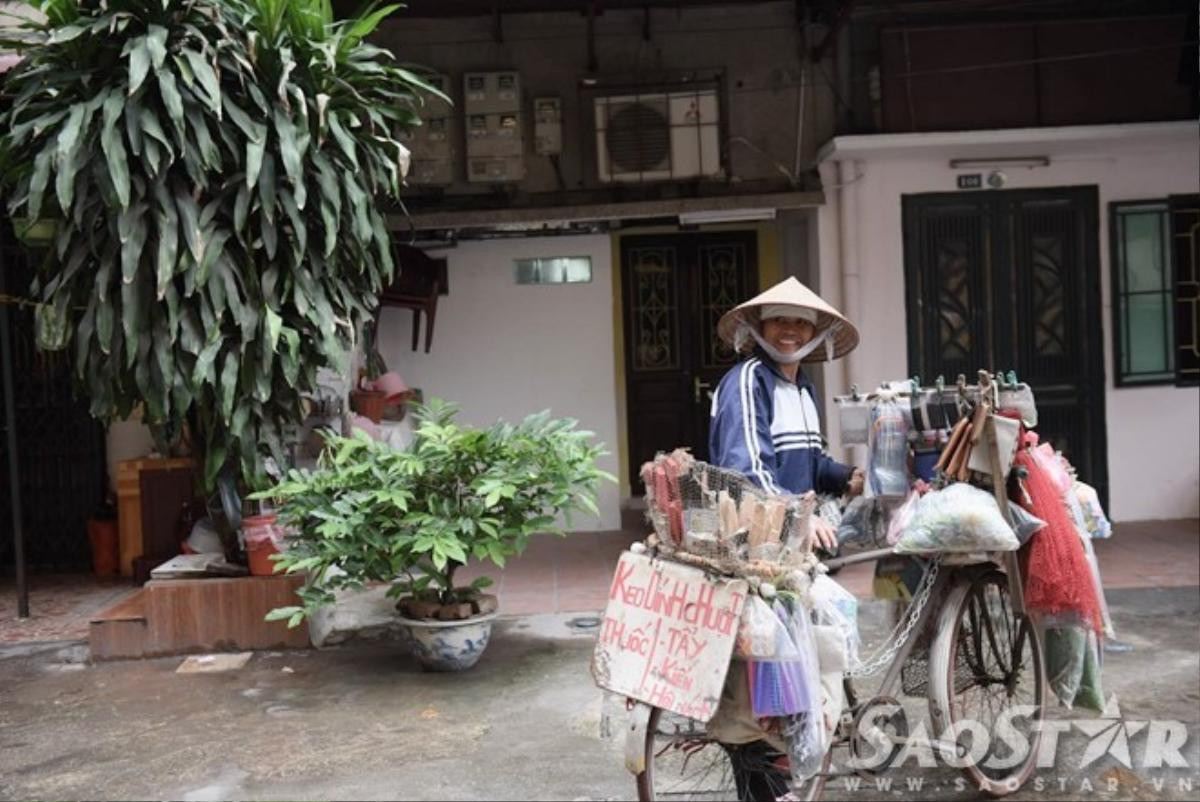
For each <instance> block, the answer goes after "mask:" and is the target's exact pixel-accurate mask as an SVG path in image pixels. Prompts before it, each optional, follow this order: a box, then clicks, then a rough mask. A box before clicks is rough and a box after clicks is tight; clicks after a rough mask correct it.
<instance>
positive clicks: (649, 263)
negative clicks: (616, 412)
mask: <svg viewBox="0 0 1200 802" xmlns="http://www.w3.org/2000/svg"><path fill="white" fill-rule="evenodd" d="M757 236H758V235H757V233H756V232H754V231H731V232H720V233H704V234H668V235H646V236H631V237H624V238H622V240H621V283H622V299H623V301H622V305H623V310H624V319H625V387H626V400H627V406H626V410H627V418H628V421H629V426H628V432H629V465H630V481H631V488H630V490H631V492H632V493H633V494H634V495H640V494H641V492H642V488H641V486H640V485H641V482H640V480H639V479H638V475H637V473H638V468H639V466H641V464H642V463H643V462H645V461H646V460H649V459H653V458H654V455H655V454H656V453H657V452H659V451H670V450H672V449H674V448H678V447H688V448H691V449H692V453H694V454H695V455H696V457H697V458H698V459H707V458H708V420H709V412H710V408H711V395H710V393H711V391H712V388H715V387H716V385H717V382H718V381H720V379H721V376H722V375H724V373H725V371H727V370H728V369H729V368H730V367H731V366H733V365H734V364H735V363H736V362H737V355H736V354H734V353H733V351H732V349H730V348H729V347H728V346H726V345H725V343H723V342H722V341H721V340H720V338H719V337H717V321H718V320H720V318H721V315H723V314H725V312H727V311H728V310H729V309H731V308H733V307H734V306H736V305H737V304H739V303H741V302H742V301H745V300H747V299H749V298H750V297H752V296H753V295H755V294H756V293H757V291H758V280H757V276H758V253H757Z"/></svg>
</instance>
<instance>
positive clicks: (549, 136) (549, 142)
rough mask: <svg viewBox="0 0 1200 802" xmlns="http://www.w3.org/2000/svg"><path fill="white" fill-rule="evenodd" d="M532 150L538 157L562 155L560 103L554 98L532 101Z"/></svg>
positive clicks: (537, 98) (538, 98) (540, 98)
mask: <svg viewBox="0 0 1200 802" xmlns="http://www.w3.org/2000/svg"><path fill="white" fill-rule="evenodd" d="M533 150H534V152H535V153H537V154H538V155H539V156H557V155H558V154H560V153H562V101H561V100H559V99H558V98H556V97H535V98H534V99H533Z"/></svg>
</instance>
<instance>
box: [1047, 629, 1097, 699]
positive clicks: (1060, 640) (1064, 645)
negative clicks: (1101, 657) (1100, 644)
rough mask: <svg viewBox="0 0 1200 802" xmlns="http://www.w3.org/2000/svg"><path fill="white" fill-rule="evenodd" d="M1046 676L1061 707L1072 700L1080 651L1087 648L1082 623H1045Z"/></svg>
mask: <svg viewBox="0 0 1200 802" xmlns="http://www.w3.org/2000/svg"><path fill="white" fill-rule="evenodd" d="M1044 640H1045V644H1046V678H1047V680H1048V681H1049V683H1050V690H1052V691H1053V692H1054V695H1055V696H1057V697H1058V701H1059V702H1061V703H1062V705H1063V706H1064V707H1068V708H1070V707H1072V706H1074V704H1075V695H1076V694H1077V693H1079V685H1080V682H1081V681H1082V680H1083V663H1084V652H1085V651H1086V649H1087V630H1086V629H1084V628H1083V627H1073V626H1067V627H1047V628H1046V634H1045V639H1044Z"/></svg>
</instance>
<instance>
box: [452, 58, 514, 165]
mask: <svg viewBox="0 0 1200 802" xmlns="http://www.w3.org/2000/svg"><path fill="white" fill-rule="evenodd" d="M463 122H464V127H465V130H466V140H467V180H468V181H470V182H473V183H483V184H493V183H507V182H514V181H520V180H521V179H522V178H524V177H525V139H524V132H523V126H522V124H521V77H520V76H519V75H518V74H517V73H515V72H468V73H466V74H465V75H463Z"/></svg>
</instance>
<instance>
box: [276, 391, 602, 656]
mask: <svg viewBox="0 0 1200 802" xmlns="http://www.w3.org/2000/svg"><path fill="white" fill-rule="evenodd" d="M456 411H457V410H456V408H455V407H454V406H453V405H451V404H447V403H446V402H444V401H441V400H439V399H431V400H430V402H429V403H428V404H427V405H424V406H418V407H417V408H416V409H415V410H414V414H415V420H416V431H415V436H414V440H413V444H412V446H411V448H409V449H408V450H404V451H397V450H393V449H392V448H390V447H389V446H387V445H385V444H382V443H378V442H375V441H373V440H371V439H370V438H368V437H366V436H365V435H362V434H359V433H356V434H355V435H354V436H352V437H339V436H336V435H333V434H329V435H327V440H326V449H325V451H324V452H323V453H322V455H321V458H320V460H319V462H318V467H317V468H316V469H315V470H311V471H308V470H293V471H291V472H289V474H288V475H287V477H286V478H285V479H284V481H282V482H281V483H279V484H278V485H277V486H275V487H274V488H272V489H270V490H268V491H264V492H262V493H259V494H258V496H259V497H271V498H274V499H276V501H277V503H278V504H279V521H280V523H281V524H282V525H283V526H284V527H286V528H287V530H288V532H289V535H288V538H287V541H286V550H285V551H284V552H283V553H282V554H281V555H279V556H277V557H276V558H275V560H276V562H277V565H278V568H277V570H279V569H282V570H284V571H287V572H289V573H290V572H306V573H307V575H308V581H307V582H306V583H305V585H304V586H303V587H302V588H301V589H300V590H299V591H298V595H299V596H300V599H301V601H302V605H301V606H294V607H284V608H279V609H276V610H273V611H272V612H271V614H270V615H269V616H268V618H269V619H270V620H279V619H284V618H286V619H288V624H289V626H296V625H298V624H299V623H300V622H301V621H302V620H303V619H304V618H305V617H306V616H308V615H311V614H312V613H313V612H314V611H315V610H316V609H318V608H320V607H322V606H324V605H327V604H330V603H332V602H333V601H334V591H336V590H339V589H343V588H361V587H363V585H364V583H366V582H371V581H382V582H388V583H391V585H392V587H391V588H390V589H389V591H388V596H389V597H392V598H396V599H397V600H398V605H397V607H398V612H399V615H400V623H401V625H402V629H403V630H404V631H405V632H406V634H407V636H408V639H409V641H410V643H411V645H412V646H413V649H414V651H415V653H416V655H417V657H418V658H419V659H420V660H421V662H422V664H423V665H424V666H426V667H427V668H430V669H433V670H442V671H445V670H462V669H466V668H470V667H471V666H472V665H474V664H475V662H476V661H477V660H478V659H479V657H480V655H481V654H482V652H483V649H484V647H486V645H487V642H488V638H489V636H490V633H491V625H492V620H493V619H494V618H495V616H496V610H495V600H494V598H492V597H489V596H487V595H484V594H483V593H482V592H481V591H483V589H485V588H486V587H488V586H489V585H490V584H491V579H489V578H487V577H481V578H479V579H476V580H475V581H473V582H471V583H469V584H467V585H465V586H464V585H460V584H458V583H457V582H456V581H455V573H456V572H457V571H458V569H459V568H461V567H462V566H463V565H464V564H466V562H467V561H468V559H471V558H475V559H477V560H483V561H490V562H492V563H494V564H495V565H497V566H501V567H502V566H503V565H504V563H505V561H506V560H508V559H509V558H510V557H513V556H515V555H518V554H520V553H521V552H522V551H524V549H525V547H526V545H528V543H529V538H530V537H531V536H533V535H534V534H535V533H554V534H559V535H562V534H565V530H564V528H563V526H562V524H565V525H566V526H570V521H571V513H572V512H575V511H578V510H590V511H591V512H593V513H594V512H596V505H595V493H596V488H597V485H598V483H599V482H600V480H601V479H607V480H609V481H613V477H612V476H610V475H609V474H607V473H605V472H604V471H601V470H600V469H598V468H597V467H596V458H597V457H598V456H600V455H601V454H603V453H604V452H603V451H602V447H601V446H600V445H597V444H594V443H593V442H592V433H591V432H586V431H580V430H577V429H576V428H575V422H574V421H571V420H554V419H551V418H550V417H549V415H548V414H547V413H541V414H538V415H532V416H530V417H528V418H526V419H525V420H524V421H523V422H521V423H519V424H516V425H514V424H509V423H497V424H496V425H494V426H491V427H489V428H486V429H481V428H475V427H470V426H464V425H461V424H459V423H457V422H456V421H455V420H454V417H455V414H456ZM560 515H561V516H562V519H563V520H562V522H561V523H560V521H559V516H560Z"/></svg>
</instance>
